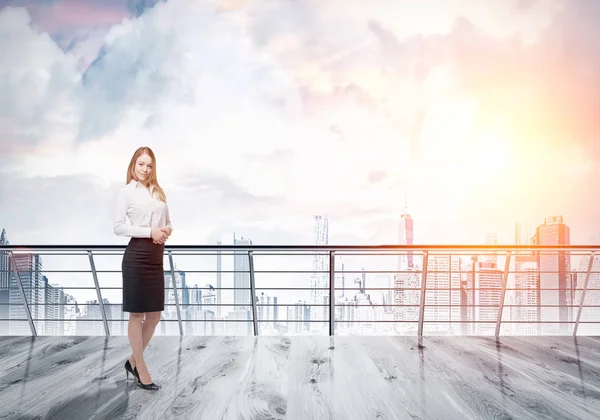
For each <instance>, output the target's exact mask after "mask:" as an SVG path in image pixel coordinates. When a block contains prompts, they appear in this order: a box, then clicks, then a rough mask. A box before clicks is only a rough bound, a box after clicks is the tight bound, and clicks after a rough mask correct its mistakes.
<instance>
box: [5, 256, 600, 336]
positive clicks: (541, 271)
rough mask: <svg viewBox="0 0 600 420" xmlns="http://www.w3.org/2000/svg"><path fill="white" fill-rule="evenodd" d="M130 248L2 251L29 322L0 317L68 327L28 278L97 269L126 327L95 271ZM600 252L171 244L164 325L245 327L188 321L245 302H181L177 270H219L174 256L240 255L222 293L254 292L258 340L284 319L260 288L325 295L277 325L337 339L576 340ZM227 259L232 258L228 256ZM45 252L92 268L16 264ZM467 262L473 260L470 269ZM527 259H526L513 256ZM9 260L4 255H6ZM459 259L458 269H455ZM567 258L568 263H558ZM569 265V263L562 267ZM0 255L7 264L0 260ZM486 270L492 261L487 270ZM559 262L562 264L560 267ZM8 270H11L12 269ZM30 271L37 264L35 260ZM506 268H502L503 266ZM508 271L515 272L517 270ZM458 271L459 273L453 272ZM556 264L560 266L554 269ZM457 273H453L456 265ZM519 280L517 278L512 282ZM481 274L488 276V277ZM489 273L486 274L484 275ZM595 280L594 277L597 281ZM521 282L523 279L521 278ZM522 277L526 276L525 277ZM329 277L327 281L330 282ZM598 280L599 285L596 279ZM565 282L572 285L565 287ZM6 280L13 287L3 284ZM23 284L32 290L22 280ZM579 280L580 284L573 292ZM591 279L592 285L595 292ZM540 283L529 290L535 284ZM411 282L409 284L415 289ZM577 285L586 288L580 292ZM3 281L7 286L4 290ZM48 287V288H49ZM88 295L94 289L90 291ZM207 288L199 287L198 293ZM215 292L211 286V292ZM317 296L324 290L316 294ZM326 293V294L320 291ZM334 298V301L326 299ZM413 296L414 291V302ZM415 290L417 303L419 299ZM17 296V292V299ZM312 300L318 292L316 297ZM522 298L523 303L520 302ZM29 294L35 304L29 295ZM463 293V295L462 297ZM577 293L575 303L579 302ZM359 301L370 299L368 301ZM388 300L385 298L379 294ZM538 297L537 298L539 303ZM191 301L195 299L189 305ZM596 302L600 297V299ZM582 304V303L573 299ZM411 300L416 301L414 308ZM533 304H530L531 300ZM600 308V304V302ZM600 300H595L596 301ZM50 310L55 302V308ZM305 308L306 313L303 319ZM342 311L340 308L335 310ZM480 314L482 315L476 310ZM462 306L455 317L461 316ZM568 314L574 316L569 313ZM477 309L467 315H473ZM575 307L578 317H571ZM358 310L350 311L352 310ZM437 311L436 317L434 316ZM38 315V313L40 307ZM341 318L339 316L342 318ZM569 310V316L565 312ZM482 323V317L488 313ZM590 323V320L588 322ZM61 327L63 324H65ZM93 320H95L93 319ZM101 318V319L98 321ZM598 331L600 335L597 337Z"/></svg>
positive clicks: (598, 310) (98, 290) (102, 306)
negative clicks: (409, 331)
mask: <svg viewBox="0 0 600 420" xmlns="http://www.w3.org/2000/svg"><path fill="white" fill-rule="evenodd" d="M125 248H126V247H125V246H122V245H109V246H75V245H74V246H63V245H44V246H10V245H1V246H0V257H1V256H2V255H5V256H8V257H9V258H8V261H10V264H9V267H6V266H5V267H3V266H0V280H2V278H3V277H2V275H3V274H8V276H7V277H6V276H5V279H6V278H8V279H9V281H8V283H9V284H5V288H8V286H10V285H12V286H11V287H12V288H13V289H14V288H15V286H16V289H18V295H19V297H20V299H21V302H20V303H15V302H14V299H13V302H11V301H10V300H9V301H8V303H6V302H5V303H2V302H1V301H0V306H7V307H11V306H16V305H20V306H21V307H22V308H23V309H24V315H25V318H26V319H14V318H10V317H6V318H2V317H0V318H2V319H0V323H2V322H18V321H27V322H28V324H29V328H30V331H31V334H32V335H34V336H35V335H37V334H38V331H37V329H36V322H42V321H49V322H51V321H61V319H58V318H50V319H47V318H46V317H44V318H41V317H40V316H39V315H38V316H37V317H34V316H33V315H34V314H33V313H32V308H38V307H39V306H44V305H45V303H40V302H37V301H36V302H35V303H34V302H31V301H30V300H32V299H31V296H32V291H33V290H36V289H40V288H41V287H40V286H32V284H33V282H31V281H30V279H31V278H32V277H33V275H32V273H33V272H37V271H40V272H45V273H52V272H57V273H58V272H69V273H91V274H92V279H93V289H94V290H95V294H96V299H97V302H98V306H99V312H100V316H101V322H102V324H103V328H104V333H105V334H106V335H110V334H111V332H110V328H109V322H115V321H126V320H125V319H117V320H115V319H113V318H112V317H109V316H107V308H106V307H107V306H109V307H110V305H115V304H110V303H106V302H105V299H103V294H102V291H103V290H104V291H106V290H111V289H117V290H118V289H120V288H119V287H101V286H100V282H99V278H98V275H99V274H102V273H120V271H119V270H98V269H97V267H96V262H95V257H96V256H99V255H113V256H119V255H121V254H122V253H123V252H124V250H125ZM599 250H600V246H575V245H571V246H485V245H484V246H477V245H472V246H471V245H463V246H446V245H430V246H416V245H415V246H399V245H382V246H301V245H297V246H296V245H289V246H275V245H264V246H261V245H251V246H244V245H215V246H212V245H207V246H183V245H182V246H166V247H165V256H166V257H167V258H168V266H166V267H165V270H166V272H168V275H169V276H170V283H171V287H169V288H166V289H170V290H173V291H174V292H173V297H174V306H175V310H176V319H175V320H165V321H167V322H171V321H172V322H177V325H178V329H179V334H180V335H183V334H184V328H183V324H184V323H189V322H212V323H224V322H239V321H240V320H238V319H214V318H212V319H211V320H207V319H204V320H196V319H188V320H184V319H182V307H183V306H185V307H186V308H188V307H193V306H194V305H200V306H203V307H220V308H224V307H232V306H233V307H239V306H244V305H243V304H240V302H236V303H234V304H225V303H223V302H215V303H206V302H204V303H200V304H198V303H197V304H191V303H190V302H189V301H188V302H187V303H184V302H182V301H180V299H181V297H182V294H181V293H179V291H182V289H184V287H178V285H177V280H176V274H177V272H178V271H182V272H184V273H190V274H191V273H217V271H214V270H185V269H184V270H177V269H176V267H175V259H176V257H177V256H216V255H219V256H225V257H227V256H229V255H231V256H234V258H237V259H238V261H239V258H244V259H247V261H246V262H247V264H245V265H247V270H229V271H226V270H220V271H219V273H220V274H223V273H246V274H247V275H248V276H247V278H248V281H249V285H248V287H247V288H246V287H244V288H241V287H235V285H234V287H232V288H225V287H219V290H232V291H234V292H235V291H236V290H242V289H243V290H248V292H249V302H248V306H249V314H250V315H251V316H250V318H251V319H250V320H249V322H251V323H252V331H253V334H254V335H259V334H260V331H261V328H260V324H261V323H277V322H278V320H277V319H266V320H265V319H259V313H258V309H259V308H263V307H265V306H271V307H273V306H274V305H272V304H269V305H264V304H261V303H259V302H258V300H259V299H258V297H257V291H260V290H281V289H284V290H287V291H310V292H311V293H314V295H315V296H318V298H313V299H312V301H310V299H309V302H308V303H306V301H305V302H303V303H296V304H285V305H281V307H286V308H288V311H289V308H290V307H291V308H300V309H304V310H305V314H304V315H301V316H297V317H296V318H295V319H286V320H285V321H281V322H280V323H287V324H290V323H292V324H293V323H300V324H301V325H305V324H310V323H326V324H327V325H328V328H327V331H328V334H329V335H335V334H336V326H337V325H336V324H344V323H351V324H359V323H363V324H369V325H373V324H385V323H387V324H391V325H396V326H398V325H401V324H410V323H415V324H416V334H417V335H418V336H422V335H424V334H425V326H426V325H428V324H435V325H437V326H439V325H448V326H449V327H452V326H456V325H458V326H460V328H461V332H464V331H465V330H466V329H467V328H466V327H464V326H465V325H467V326H468V328H471V329H472V330H471V331H470V332H471V333H473V331H478V328H479V327H477V328H476V327H475V326H476V325H477V324H492V325H493V326H494V328H493V330H494V335H495V336H499V335H501V332H502V328H503V327H505V326H506V325H510V324H520V325H527V324H535V325H538V326H539V325H554V326H558V327H559V328H563V329H564V327H565V326H566V325H569V326H572V327H573V328H572V330H571V331H570V332H569V334H573V335H577V334H578V330H579V327H580V324H587V325H592V326H593V325H596V324H600V303H599V304H598V305H593V304H592V305H585V299H586V294H588V293H589V292H600V265H598V264H599V262H598V259H597V257H596V254H597V253H598V251H599ZM227 253H230V254H227ZM22 254H26V255H40V256H42V257H43V256H44V255H46V256H49V255H53V256H62V257H73V256H74V255H87V257H88V260H89V270H76V269H70V270H41V269H40V270H38V269H37V268H35V269H34V268H32V267H27V264H25V265H24V264H23V263H21V264H20V263H19V262H18V261H17V260H18V258H17V256H18V255H22ZM409 254H410V255H411V256H412V257H413V258H414V259H415V260H417V261H419V262H420V263H417V264H416V265H415V266H413V267H406V266H405V265H404V266H402V264H401V263H398V264H396V263H393V264H388V265H396V267H395V268H394V269H383V270H364V269H361V270H345V269H344V270H340V269H336V261H337V258H345V259H347V258H353V257H386V258H392V257H393V258H395V259H398V258H400V257H405V256H407V255H409ZM259 256H260V257H266V256H277V257H291V258H293V257H298V256H304V257H307V256H308V257H311V258H313V259H314V258H324V259H326V260H328V266H329V267H328V270H327V271H324V272H317V271H314V269H313V270H311V269H310V268H307V269H306V270H295V271H291V270H256V267H255V258H256V257H259ZM469 257H471V258H470V260H471V264H470V265H469V263H468V261H469ZM577 258H579V259H580V260H581V261H580V267H581V270H579V271H578V270H573V269H572V268H571V264H573V265H576V264H575V263H573V260H574V259H577ZM519 259H521V260H523V261H524V262H523V261H522V262H521V263H519V262H518V261H516V260H519ZM4 260H5V261H6V260H7V259H6V258H4ZM490 260H496V263H495V264H494V263H490ZM500 260H503V262H504V264H503V265H501V264H499V263H498V261H500ZM457 261H458V263H457ZM561 261H562V262H561ZM565 261H566V263H564V262H565ZM1 262H2V259H0V263H1ZM486 264H487V265H486ZM519 264H521V265H522V264H529V265H528V268H527V269H525V270H524V269H520V267H519V266H518V265H519ZM561 264H562V265H561ZM5 265H6V264H5ZM30 265H31V264H30ZM595 265H598V267H596V268H597V270H593V269H594V267H595ZM500 266H502V267H503V269H500V268H499V267H500ZM511 266H515V268H514V269H512V270H511ZM23 267H25V268H29V270H27V269H25V270H23ZM456 267H458V270H456ZM554 267H556V268H555V269H553V268H554ZM453 268H454V269H453ZM265 273H271V274H278V273H279V274H311V275H312V276H313V277H315V276H317V277H319V278H320V284H316V285H315V284H313V285H311V287H301V288H277V287H262V288H261V287H257V284H256V282H257V280H256V275H257V274H265ZM340 274H342V275H345V274H351V275H355V274H356V275H358V274H362V275H363V280H362V283H358V284H360V286H359V287H358V288H352V287H345V285H342V289H341V290H342V291H343V292H348V291H350V292H352V291H354V292H356V293H355V296H354V298H353V299H354V300H352V299H350V300H348V299H347V298H345V299H344V301H340V302H337V303H336V295H337V294H338V292H340V288H339V287H338V286H336V279H337V276H338V275H340ZM367 274H369V275H380V274H385V275H388V276H392V277H388V279H393V286H391V287H387V288H385V287H383V288H382V287H378V288H366V286H365V280H364V279H365V276H366V275H367ZM511 275H512V277H511ZM482 276H483V277H485V278H484V279H483V280H482ZM486 276H487V277H486ZM592 276H593V277H592ZM510 278H512V282H513V283H514V285H513V287H509V279H510ZM519 279H520V280H519ZM523 279H524V280H523ZM324 280H326V281H324ZM591 280H593V281H591ZM482 282H483V283H484V286H485V283H489V285H490V286H489V287H481V283H482ZM567 282H569V283H570V286H569V287H567ZM5 283H6V281H5ZM24 283H25V284H24ZM520 283H524V284H525V286H527V287H517V286H518V285H519V284H520ZM543 283H552V284H554V285H555V286H556V287H554V288H552V287H551V288H545V287H542V286H544V285H545V284H543ZM573 283H575V285H574V286H573ZM590 283H593V285H592V287H590ZM532 284H533V285H535V287H531V285H532ZM409 286H412V287H409ZM579 286H580V287H579ZM1 287H2V283H0V288H1ZM42 288H43V287H42ZM61 288H63V289H81V290H83V289H86V288H84V287H72V288H69V287H61ZM88 289H89V288H88ZM200 289H202V290H204V289H203V288H198V290H200ZM213 289H214V288H213ZM366 291H382V292H388V296H389V295H391V294H393V295H394V301H395V302H394V304H393V305H392V304H391V302H389V301H388V302H387V304H386V303H385V302H384V303H382V304H375V303H373V302H372V300H371V298H370V294H367V293H366ZM317 292H319V293H317ZM321 292H322V293H321ZM325 292H328V295H327V293H325ZM409 292H414V293H413V294H412V295H410V296H409V294H408V293H409ZM508 292H511V293H512V292H514V293H513V295H512V296H513V300H515V299H516V301H515V302H516V304H515V302H512V303H511V302H508V303H507V302H506V299H507V293H508ZM544 292H552V293H554V292H556V293H555V295H552V299H551V300H554V301H555V302H551V303H550V304H546V303H544V302H543V301H542V300H544V299H543V296H545V295H543V293H544ZM416 294H418V298H416V297H415V295H416ZM521 295H524V296H525V297H524V298H523V297H522V298H521V299H522V300H527V301H528V304H523V303H518V301H519V299H518V296H521ZM11 296H12V295H11ZM311 296H313V295H311ZM515 296H516V297H515ZM567 296H569V297H570V300H571V305H568V304H567V302H566V297H567ZM28 297H29V299H28ZM458 297H460V298H458ZM577 297H578V299H577ZM361 299H363V300H364V302H363V303H361ZM382 299H383V297H382ZM536 299H537V300H536ZM188 300H189V299H188ZM595 300H598V299H596V297H594V301H595ZM576 301H577V302H576ZM411 302H412V303H411ZM532 302H533V303H532ZM599 302H600V301H599ZM592 303H593V302H592ZM49 305H50V304H49ZM52 305H55V306H60V305H64V303H57V302H54V303H52ZM378 307H383V312H381V311H380V312H377V311H376V309H374V308H378ZM307 308H308V312H309V316H308V317H307V316H306V311H307ZM312 308H325V310H324V311H322V312H323V314H328V317H327V318H325V319H314V318H315V316H314V315H315V314H316V313H318V312H319V311H318V310H315V311H313V310H312ZM359 308H369V310H370V311H371V312H369V316H374V315H377V316H380V315H381V314H383V315H384V316H382V319H368V320H356V319H354V315H352V316H351V317H349V318H348V319H346V318H344V317H345V316H346V315H344V314H342V315H340V313H341V312H343V311H344V310H346V309H348V310H350V309H351V310H353V311H354V312H359V313H360V312H361V310H360V309H359ZM438 308H447V309H448V313H449V315H448V319H443V318H439V317H438V312H441V311H438ZM482 308H492V309H493V308H496V310H497V312H496V314H495V316H494V319H491V318H490V316H491V315H490V313H486V314H487V315H486V316H487V317H488V318H489V319H481V318H482V316H481V314H482V312H481V309H482ZM507 308H508V309H510V310H512V309H513V308H516V309H519V310H525V311H529V312H528V317H529V318H531V317H533V318H535V319H527V320H523V319H521V320H518V321H515V320H513V319H509V320H506V319H505V317H506V313H505V310H506V309H507ZM587 308H589V309H592V310H593V312H594V315H599V316H598V318H599V319H598V320H586V321H582V313H583V312H584V309H587ZM338 309H339V310H338ZM412 309H417V311H415V312H416V313H417V314H418V316H417V319H416V320H415V319H406V316H405V315H406V314H403V313H402V311H405V312H410V310H412ZM428 309H433V312H434V314H433V315H434V316H433V318H434V319H428V317H429V318H431V314H428V311H427V310H428ZM476 309H477V310H476ZM548 309H554V310H556V313H558V314H559V318H560V319H559V320H558V321H556V320H549V319H546V320H542V319H541V313H542V312H543V311H545V310H548ZM457 310H458V311H457ZM567 310H570V314H569V312H568V311H567ZM469 311H470V312H469ZM573 311H576V314H575V316H574V317H573V316H572V314H573ZM354 312H353V313H354ZM430 312H431V311H430ZM458 312H460V316H459V317H458V318H456V317H455V315H456V313H458ZM35 313H36V314H38V313H39V310H36V311H35ZM336 313H337V314H338V318H339V319H337V320H336ZM564 314H567V315H568V316H563V315H564ZM483 318H485V316H484V317H483ZM591 318H593V317H591ZM62 321H64V320H62ZM88 321H90V320H88ZM91 321H97V320H91ZM75 322H82V321H81V320H75ZM438 333H439V330H438ZM596 333H597V332H596Z"/></svg>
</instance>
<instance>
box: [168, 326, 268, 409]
mask: <svg viewBox="0 0 600 420" xmlns="http://www.w3.org/2000/svg"><path fill="white" fill-rule="evenodd" d="M257 340H258V339H256V338H253V337H225V338H224V339H223V341H222V343H221V348H220V349H219V351H218V352H216V353H214V354H213V357H211V358H210V359H209V360H208V361H207V362H206V363H203V364H202V365H201V366H199V367H197V368H195V370H194V372H195V376H196V377H195V379H193V380H192V381H190V382H189V383H188V384H187V385H186V386H185V387H184V388H183V390H182V391H181V392H180V393H179V394H178V395H177V396H176V397H175V399H174V401H173V402H172V404H171V405H170V406H168V407H166V410H165V412H164V414H163V416H162V417H160V418H161V419H173V418H176V419H211V420H212V419H214V420H216V419H227V418H235V419H237V413H235V412H233V410H229V411H228V409H229V407H230V401H231V399H232V398H233V397H234V395H235V393H236V392H237V391H238V390H239V388H240V378H241V377H244V375H246V371H248V370H250V369H251V368H252V364H253V361H252V357H253V354H255V351H256V342H257ZM254 360H255V359H254Z"/></svg>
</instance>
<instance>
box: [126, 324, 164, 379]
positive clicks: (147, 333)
mask: <svg viewBox="0 0 600 420" xmlns="http://www.w3.org/2000/svg"><path fill="white" fill-rule="evenodd" d="M145 315H146V319H145V320H144V322H143V324H142V352H143V351H144V350H145V349H146V347H147V346H148V343H150V340H151V339H152V336H153V335H154V331H155V329H156V326H157V325H158V323H159V322H160V312H147V313H146V314H145ZM129 363H131V367H132V368H133V367H135V366H136V357H135V352H134V354H132V355H131V357H130V359H129ZM139 371H140V370H139V369H138V372H139ZM141 376H142V375H141V373H140V377H141ZM146 379H147V378H146ZM142 382H144V383H148V382H145V381H144V380H142Z"/></svg>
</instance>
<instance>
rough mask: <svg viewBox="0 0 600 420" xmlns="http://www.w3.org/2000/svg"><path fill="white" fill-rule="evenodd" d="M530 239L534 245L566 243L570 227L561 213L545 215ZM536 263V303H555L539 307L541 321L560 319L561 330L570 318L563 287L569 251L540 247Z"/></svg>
mask: <svg viewBox="0 0 600 420" xmlns="http://www.w3.org/2000/svg"><path fill="white" fill-rule="evenodd" d="M534 242H535V244H536V245H569V244H570V243H571V233H570V229H569V227H568V226H567V225H566V224H565V223H564V222H563V218H562V216H553V217H547V218H546V219H545V220H544V224H542V225H539V226H538V227H537V229H536V233H535V237H534ZM537 263H538V269H539V275H540V302H539V304H540V305H555V307H542V308H541V311H540V314H541V322H542V325H543V324H544V322H548V321H550V322H556V321H560V322H561V323H562V324H560V325H559V327H560V330H561V331H562V332H565V331H566V330H567V329H568V328H569V325H568V324H566V323H567V322H569V321H570V320H571V319H570V316H571V311H569V308H568V307H567V289H568V280H569V279H570V274H569V273H570V266H571V255H570V252H569V251H551V252H548V251H540V252H538V253H537ZM548 289H550V290H548ZM556 305H559V306H560V307H557V306H556ZM547 325H550V324H547ZM554 325H556V324H554ZM543 329H544V330H551V329H554V328H551V327H549V326H548V327H547V326H544V328H543Z"/></svg>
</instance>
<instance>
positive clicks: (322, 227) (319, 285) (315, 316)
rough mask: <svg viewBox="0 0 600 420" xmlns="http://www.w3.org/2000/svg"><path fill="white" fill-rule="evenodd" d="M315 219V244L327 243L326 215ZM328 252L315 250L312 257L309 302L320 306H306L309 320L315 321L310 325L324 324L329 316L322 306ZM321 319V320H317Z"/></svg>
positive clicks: (323, 302) (326, 297) (324, 294)
mask: <svg viewBox="0 0 600 420" xmlns="http://www.w3.org/2000/svg"><path fill="white" fill-rule="evenodd" d="M314 219H315V245H328V243H329V218H328V217H327V216H322V215H317V216H315V217H314ZM328 272H329V253H328V252H316V253H315V256H314V258H313V274H312V276H311V280H310V288H311V291H310V302H309V303H310V304H311V305H322V306H308V308H310V320H311V321H313V322H314V321H317V323H315V324H311V326H312V327H318V326H322V325H325V324H324V322H323V321H326V320H327V319H328V317H329V315H328V311H327V308H326V307H325V306H324V305H325V304H327V302H329V297H328V295H329V292H327V291H326V290H325V289H327V285H328V284H329V274H328ZM318 321H321V322H318Z"/></svg>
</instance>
